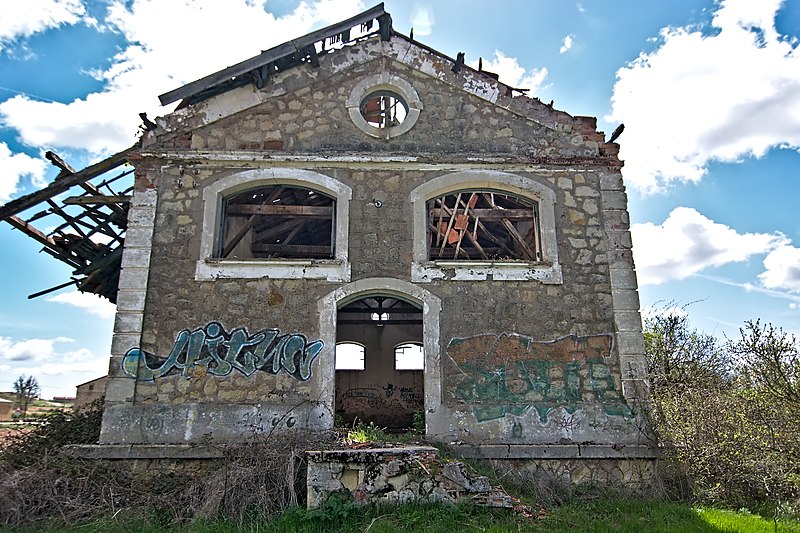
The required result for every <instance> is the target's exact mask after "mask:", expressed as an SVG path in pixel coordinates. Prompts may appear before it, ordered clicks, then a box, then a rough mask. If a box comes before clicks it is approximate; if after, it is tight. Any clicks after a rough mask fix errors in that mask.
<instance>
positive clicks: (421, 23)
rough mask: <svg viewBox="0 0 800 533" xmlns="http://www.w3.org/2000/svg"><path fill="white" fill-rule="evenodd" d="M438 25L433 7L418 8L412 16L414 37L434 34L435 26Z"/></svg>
mask: <svg viewBox="0 0 800 533" xmlns="http://www.w3.org/2000/svg"><path fill="white" fill-rule="evenodd" d="M434 24H436V17H435V16H434V14H433V6H432V5H424V6H417V7H416V8H415V9H414V12H413V13H412V15H411V27H412V28H414V36H415V37H418V36H423V37H424V36H425V35H430V34H431V33H433V26H434Z"/></svg>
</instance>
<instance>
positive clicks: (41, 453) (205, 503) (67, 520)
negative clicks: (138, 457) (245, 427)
mask: <svg viewBox="0 0 800 533" xmlns="http://www.w3.org/2000/svg"><path fill="white" fill-rule="evenodd" d="M101 415H102V412H101V403H100V402H97V403H95V404H94V405H92V406H91V408H89V409H85V410H82V411H80V412H77V413H61V412H57V413H53V414H52V415H48V416H47V417H46V419H45V420H44V421H43V423H42V424H41V425H38V426H36V427H35V428H33V429H30V430H27V431H24V432H20V433H17V434H16V435H14V436H12V437H10V438H9V439H8V440H6V441H5V442H4V444H3V445H2V448H0V524H4V525H6V526H10V527H14V528H17V527H20V526H28V527H30V526H32V525H37V526H38V527H43V526H45V525H49V527H52V528H53V529H55V530H62V529H63V528H64V527H65V526H67V525H70V524H76V523H82V522H87V521H91V520H93V519H97V517H103V516H117V515H121V516H124V517H125V518H126V520H133V521H135V520H137V519H142V520H145V521H148V522H150V521H152V520H154V517H158V519H157V520H156V524H155V525H156V526H158V525H162V526H164V528H165V529H171V528H172V527H177V526H178V525H187V524H190V523H192V522H194V521H197V520H217V519H219V520H224V521H225V522H226V523H228V524H230V525H241V524H244V523H245V522H248V521H253V520H256V519H258V520H264V519H267V518H269V517H272V516H276V515H277V514H279V513H281V512H283V511H285V510H286V509H289V508H292V507H296V506H298V505H302V504H303V503H304V501H305V490H306V487H305V466H306V465H305V454H304V452H305V450H309V449H312V448H319V447H321V446H322V447H325V446H328V445H329V441H330V440H331V439H330V438H327V439H326V437H325V436H324V435H320V434H318V433H314V434H308V433H302V432H294V433H291V434H281V435H253V436H252V437H251V438H249V439H247V440H246V441H244V442H242V443H240V444H238V445H236V446H226V447H220V448H219V449H218V451H219V452H221V455H222V457H223V459H222V460H221V461H219V460H217V461H201V460H197V461H181V462H176V463H175V464H174V465H166V466H165V465H163V464H162V465H160V466H158V467H156V468H157V469H144V470H142V469H139V470H138V471H137V472H136V473H135V475H133V473H132V472H131V470H130V469H129V468H128V466H129V465H116V464H115V463H113V462H104V461H93V460H84V459H78V458H76V457H73V456H71V455H70V454H69V453H68V452H67V451H66V450H65V449H64V448H63V446H64V445H66V444H88V443H96V442H97V439H98V437H99V432H100V419H101ZM326 440H327V441H328V442H326ZM100 529H101V530H102V529H104V528H100Z"/></svg>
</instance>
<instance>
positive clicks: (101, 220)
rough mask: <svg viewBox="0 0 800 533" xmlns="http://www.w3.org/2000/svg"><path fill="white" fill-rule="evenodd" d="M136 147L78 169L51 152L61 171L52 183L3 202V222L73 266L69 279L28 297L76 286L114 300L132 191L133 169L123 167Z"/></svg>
mask: <svg viewBox="0 0 800 533" xmlns="http://www.w3.org/2000/svg"><path fill="white" fill-rule="evenodd" d="M132 149H133V147H131V148H129V149H128V150H125V151H123V152H120V153H118V154H114V155H113V156H111V157H109V158H108V159H104V160H103V161H100V162H99V163H95V164H94V165H91V166H89V167H86V168H84V169H83V170H80V171H76V170H75V169H73V168H72V167H71V166H70V165H69V164H68V163H67V162H65V161H64V160H63V159H62V158H61V157H59V156H58V154H55V153H53V152H47V154H46V157H47V159H48V160H50V162H51V163H53V164H54V165H55V166H57V167H58V168H60V169H61V172H60V173H59V174H58V176H56V178H55V179H54V180H53V182H52V183H50V184H49V185H48V186H47V187H45V188H44V189H41V190H39V191H36V192H33V193H31V194H28V195H26V196H23V197H21V198H17V199H16V200H13V201H11V202H9V203H7V204H5V205H2V206H0V220H4V221H6V222H8V223H9V224H10V225H11V226H12V227H14V228H15V229H17V230H19V231H21V232H23V233H24V234H26V235H27V236H28V237H30V238H32V239H33V240H35V241H36V242H38V243H39V244H41V245H42V246H43V247H44V248H43V251H44V252H46V253H48V254H49V255H51V256H53V257H55V258H56V259H58V260H59V261H61V262H63V263H65V264H67V265H69V267H70V268H72V269H73V271H72V275H71V276H70V279H69V281H67V282H65V283H62V284H60V285H57V286H55V287H51V288H49V289H46V290H43V291H40V292H37V293H35V294H31V295H30V296H29V298H35V297H37V296H42V295H44V294H48V293H50V292H53V291H55V290H58V289H62V288H64V287H68V286H70V285H75V286H76V287H77V288H78V290H80V291H83V292H91V293H94V294H98V295H100V296H104V297H105V298H108V299H109V300H110V301H111V302H116V297H117V288H118V285H119V271H120V267H121V263H122V247H123V246H122V245H123V243H124V240H125V230H126V229H127V221H128V204H129V202H130V194H131V191H132V189H133V168H128V169H120V168H119V167H121V166H123V165H124V164H126V163H127V162H128V157H129V154H130V152H131V150H132Z"/></svg>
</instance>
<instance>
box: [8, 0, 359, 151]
mask: <svg viewBox="0 0 800 533" xmlns="http://www.w3.org/2000/svg"><path fill="white" fill-rule="evenodd" d="M267 6H268V4H267ZM361 9H363V3H362V1H361V0H315V1H313V2H307V1H304V2H301V3H300V5H299V6H298V8H297V9H296V10H295V11H294V12H292V13H290V14H288V15H286V16H283V17H279V18H276V17H274V16H273V15H272V14H271V13H267V12H266V11H264V2H263V1H262V2H257V1H253V0H249V1H248V0H229V1H227V2H219V1H217V0H196V1H194V2H186V1H184V0H159V1H155V0H134V1H133V2H122V1H114V2H112V3H111V4H110V6H109V14H108V17H107V18H106V19H105V20H104V21H102V23H103V24H104V26H105V27H107V28H109V29H111V30H113V31H118V32H120V33H121V34H122V35H124V37H125V39H126V40H127V41H128V43H129V44H128V46H127V47H126V48H125V49H124V50H122V51H121V52H120V53H119V54H117V55H116V56H115V57H114V58H113V63H112V65H111V66H110V67H109V68H108V69H106V70H104V71H99V72H95V73H94V75H95V77H97V78H98V79H100V80H102V81H104V82H105V87H104V89H103V90H102V91H100V92H96V93H92V94H89V95H88V96H86V97H85V98H79V99H75V100H73V101H72V102H69V103H53V102H41V101H35V100H32V99H30V98H28V97H26V96H22V95H20V96H15V97H14V98H11V99H9V100H6V101H5V102H2V103H0V122H1V123H2V124H4V125H5V126H8V127H11V128H14V129H16V130H17V131H19V134H20V139H21V140H22V142H24V143H25V144H27V145H31V146H47V147H65V148H73V149H84V150H88V151H90V152H93V153H95V154H97V153H109V152H113V151H116V150H120V149H123V148H126V147H128V146H130V145H131V144H133V143H134V142H135V137H136V134H137V129H138V125H139V123H140V120H139V117H138V113H139V112H141V111H147V112H149V114H150V116H151V118H152V117H153V116H155V115H159V114H163V113H164V112H168V111H169V109H164V108H160V107H159V105H158V100H157V96H158V95H159V94H162V93H164V92H167V91H169V90H171V89H175V88H177V87H179V86H181V85H182V84H185V83H188V82H190V81H193V80H195V79H198V78H200V77H202V76H205V75H207V74H210V73H212V72H214V71H216V70H220V69H222V68H225V67H226V66H228V65H232V64H234V63H238V62H239V61H242V60H244V59H247V58H249V57H252V56H254V55H256V54H258V53H259V51H261V50H264V49H267V48H270V47H272V46H274V45H276V44H280V43H282V42H285V41H287V40H289V39H291V38H294V37H298V36H300V35H303V34H305V33H308V32H309V31H311V30H312V29H313V28H314V27H317V26H322V25H325V24H330V23H332V22H335V21H339V20H341V19H343V18H346V17H347V16H350V15H352V14H354V13H355V12H357V11H359V10H361ZM209 35H213V36H214V37H213V38H209V37H208V36H209Z"/></svg>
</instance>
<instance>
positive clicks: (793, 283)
mask: <svg viewBox="0 0 800 533" xmlns="http://www.w3.org/2000/svg"><path fill="white" fill-rule="evenodd" d="M764 268H766V270H765V271H764V272H763V273H762V274H759V276H758V278H759V279H760V280H761V283H762V284H763V285H764V286H765V287H767V288H768V289H785V290H788V291H791V292H800V248H795V247H794V246H781V247H780V248H776V249H775V250H773V251H771V252H770V253H769V255H767V257H766V258H764Z"/></svg>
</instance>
